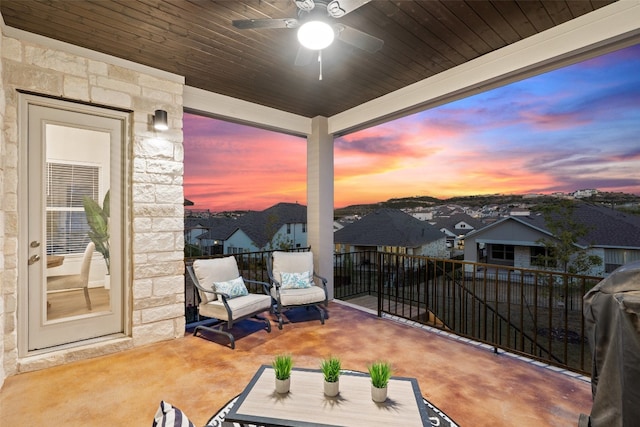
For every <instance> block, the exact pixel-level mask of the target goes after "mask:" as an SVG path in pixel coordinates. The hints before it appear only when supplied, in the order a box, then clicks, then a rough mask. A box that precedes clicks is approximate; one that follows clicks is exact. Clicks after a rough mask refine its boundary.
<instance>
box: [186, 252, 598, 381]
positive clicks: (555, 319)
mask: <svg viewBox="0 0 640 427" xmlns="http://www.w3.org/2000/svg"><path fill="white" fill-rule="evenodd" d="M303 250H308V248H306V249H303ZM269 254H270V252H268V251H267V252H250V253H242V254H234V256H235V257H236V260H237V262H238V268H239V270H240V274H241V275H242V276H243V277H246V278H249V279H253V280H259V281H263V282H268V281H269V277H268V274H267V262H268V259H269ZM219 256H221V255H219ZM208 258H212V257H208ZM194 259H196V258H187V259H186V260H185V261H186V264H187V265H190V264H191V263H192V262H193V260H194ZM185 278H186V280H185V312H186V322H187V324H190V323H194V322H197V321H198V320H199V319H198V313H197V305H198V302H199V297H198V294H197V292H196V290H195V287H194V286H193V284H192V283H191V279H190V277H189V275H188V274H185ZM600 280H601V278H598V277H591V276H576V275H571V274H567V273H559V272H551V271H545V270H533V269H525V268H513V267H506V266H499V265H490V264H481V263H472V262H464V261H456V260H450V259H436V258H429V257H424V256H410V255H401V254H393V253H382V252H375V251H363V252H351V253H340V254H336V255H335V256H334V271H333V283H334V297H335V298H337V299H342V300H349V299H352V298H355V297H360V296H371V297H372V299H374V298H375V301H376V303H377V311H378V315H380V316H381V315H382V313H388V314H391V315H394V316H398V317H402V318H406V319H410V320H413V321H416V322H419V323H422V324H426V325H430V326H433V327H435V328H440V329H443V330H446V331H449V332H452V333H455V334H457V335H460V336H463V337H467V338H471V339H473V340H476V341H479V342H483V343H486V344H489V345H491V346H493V347H494V348H495V349H496V351H497V349H504V350H507V351H511V352H514V353H518V354H522V355H526V356H528V357H530V358H533V359H536V360H541V361H544V362H546V363H549V364H551V365H555V366H559V367H562V368H565V369H569V370H572V371H575V372H579V373H583V374H587V375H588V374H589V373H590V369H591V366H590V359H591V357H590V352H589V347H588V343H587V340H586V338H585V323H584V318H583V315H582V308H583V300H582V297H583V295H584V294H585V293H586V292H587V291H588V290H589V289H591V288H592V287H593V286H595V285H596V284H597V283H598V282H599V281H600ZM250 290H252V291H256V290H254V289H250Z"/></svg>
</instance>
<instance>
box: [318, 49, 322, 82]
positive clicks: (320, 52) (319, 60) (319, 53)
mask: <svg viewBox="0 0 640 427" xmlns="http://www.w3.org/2000/svg"><path fill="white" fill-rule="evenodd" d="M318 63H319V64H320V75H319V76H318V80H322V50H319V51H318Z"/></svg>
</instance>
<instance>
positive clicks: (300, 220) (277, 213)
mask: <svg viewBox="0 0 640 427" xmlns="http://www.w3.org/2000/svg"><path fill="white" fill-rule="evenodd" d="M306 246H307V207H306V206H303V205H300V204H298V203H278V204H277V205H274V206H272V207H270V208H268V209H265V210H263V211H258V212H256V211H252V212H248V213H246V214H245V215H243V216H242V217H240V218H238V220H237V227H236V229H235V230H234V231H233V232H232V233H231V234H230V235H229V236H228V237H227V238H226V239H225V242H224V253H226V254H232V253H242V252H256V251H264V250H272V249H288V248H300V247H306Z"/></svg>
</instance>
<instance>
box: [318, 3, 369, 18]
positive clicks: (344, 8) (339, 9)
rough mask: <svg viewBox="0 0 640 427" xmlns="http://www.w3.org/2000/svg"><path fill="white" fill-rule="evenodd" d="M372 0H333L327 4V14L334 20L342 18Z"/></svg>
mask: <svg viewBox="0 0 640 427" xmlns="http://www.w3.org/2000/svg"><path fill="white" fill-rule="evenodd" d="M370 1H371V0H333V1H330V2H329V3H328V4H327V12H328V13H329V15H331V16H332V17H334V18H340V17H341V16H344V15H346V14H347V13H349V12H352V11H354V10H356V9H357V8H359V7H360V6H362V5H365V4H367V3H369V2H370Z"/></svg>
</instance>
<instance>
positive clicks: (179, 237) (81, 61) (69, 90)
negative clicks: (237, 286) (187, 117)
mask: <svg viewBox="0 0 640 427" xmlns="http://www.w3.org/2000/svg"><path fill="white" fill-rule="evenodd" d="M1 42H2V44H1V45H0V48H1V57H2V64H1V65H2V76H3V79H2V87H1V88H0V89H2V91H0V114H2V117H0V119H2V123H3V124H4V126H3V132H2V135H0V138H1V139H0V142H1V143H2V146H1V151H0V152H1V153H2V161H1V162H0V184H1V185H0V228H2V229H3V230H2V235H1V236H0V250H1V252H0V264H4V265H3V267H4V268H3V269H2V271H3V272H2V273H1V274H2V283H1V286H2V287H1V289H2V301H0V320H1V321H2V328H3V341H2V342H0V350H2V352H1V353H2V354H1V355H0V362H2V365H3V367H4V373H2V375H0V378H2V379H3V378H4V377H5V376H6V375H12V374H15V373H17V372H20V371H25V370H31V369H39V368H43V367H47V366H51V365H55V364H59V363H65V361H67V360H72V359H76V358H84V357H91V356H95V355H99V354H104V353H109V352H113V351H118V350H121V349H122V348H127V347H132V346H140V345H144V344H147V343H151V342H157V341H161V340H167V339H173V338H176V337H180V336H182V335H183V334H184V327H185V318H184V304H183V301H184V261H183V247H184V241H183V239H184V237H183V235H184V234H183V227H184V226H183V203H184V196H183V188H182V183H183V182H182V179H183V146H182V142H183V141H182V138H183V134H182V107H183V105H182V103H183V99H182V98H183V95H182V94H183V88H184V79H183V78H182V77H179V76H175V75H172V74H169V73H164V72H161V71H158V70H152V69H148V68H146V67H143V66H140V65H137V64H132V63H128V62H125V61H122V60H119V59H116V58H112V57H108V56H106V55H101V54H98V53H96V52H90V51H84V50H81V49H80V48H74V47H68V46H67V45H64V44H62V43H57V42H55V41H51V40H48V39H43V38H37V37H36V38H33V39H32V38H31V37H28V40H24V39H18V38H16V37H12V36H10V35H7V34H6V32H5V33H4V34H3V35H2V40H1ZM18 89H21V90H26V91H30V92H34V93H38V94H43V95H49V96H54V97H60V98H63V99H67V100H71V101H81V102H85V103H92V104H98V105H101V106H107V107H113V108H118V109H126V110H130V111H132V114H131V116H130V122H131V128H132V130H131V134H130V141H128V144H127V146H128V147H129V148H128V150H126V151H127V153H129V154H128V155H129V156H131V158H130V159H129V160H130V164H131V165H132V170H131V172H130V173H127V175H126V177H124V178H125V180H126V182H127V183H128V184H129V185H130V188H131V199H130V200H127V201H126V204H127V209H128V212H130V217H131V218H132V224H131V225H132V227H131V232H130V233H129V235H128V239H129V241H128V245H127V246H129V247H130V248H131V257H130V259H127V260H125V263H126V264H127V266H126V268H127V269H128V270H129V271H130V272H131V274H130V276H131V280H130V281H129V283H125V284H124V289H123V293H124V295H125V299H126V300H127V302H126V304H125V311H126V314H125V334H126V335H127V337H126V338H125V339H124V340H123V339H120V341H119V342H120V343H119V344H118V345H114V344H113V343H104V344H97V345H93V346H92V347H91V348H86V347H84V348H76V349H70V350H64V351H58V352H53V353H55V354H49V355H45V356H42V357H33V356H32V357H28V358H24V357H21V356H19V355H18V340H19V339H24V337H18V330H19V329H20V328H19V327H18V316H17V310H16V306H17V305H18V302H19V299H20V298H24V295H21V293H20V291H19V289H20V286H19V284H20V283H22V279H24V278H19V277H18V274H17V271H18V270H17V265H18V263H19V262H26V260H19V259H17V258H18V255H17V254H18V253H19V251H18V245H19V233H20V230H19V229H18V216H19V215H24V214H25V213H22V212H19V207H18V194H19V192H18V188H19V182H18V177H19V170H18V168H19V165H18V155H17V153H18V144H19V143H20V142H19V140H18V107H19V105H18V93H17V90H18ZM3 105H6V108H2V107H3ZM155 109H164V110H167V111H168V116H169V126H170V129H169V130H168V131H166V132H163V133H162V134H156V132H154V131H152V130H151V129H150V125H149V118H150V116H151V115H152V114H153V112H154V110H155ZM2 345H3V346H4V347H1V346H2ZM0 372H1V371H0ZM0 381H1V380H0Z"/></svg>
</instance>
